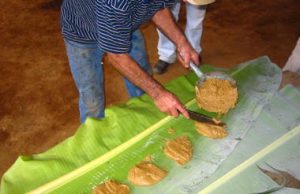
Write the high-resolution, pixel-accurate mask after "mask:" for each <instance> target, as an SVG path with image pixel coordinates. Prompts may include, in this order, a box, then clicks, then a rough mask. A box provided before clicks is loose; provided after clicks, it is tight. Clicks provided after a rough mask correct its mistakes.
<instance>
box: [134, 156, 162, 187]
mask: <svg viewBox="0 0 300 194" xmlns="http://www.w3.org/2000/svg"><path fill="white" fill-rule="evenodd" d="M166 175H167V172H166V171H164V170H162V169H160V168H158V167H157V166H155V165H154V164H152V163H151V162H147V161H143V162H141V163H139V164H137V165H135V166H134V167H133V168H132V169H131V170H130V171H129V174H128V180H129V181H130V182H131V183H132V184H134V185H137V186H150V185H154V184H155V183H157V182H159V181H160V180H161V179H163V178H164V177H165V176H166Z"/></svg>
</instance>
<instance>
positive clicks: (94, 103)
mask: <svg viewBox="0 0 300 194" xmlns="http://www.w3.org/2000/svg"><path fill="white" fill-rule="evenodd" d="M65 45H66V50H67V55H68V59H69V64H70V68H71V72H72V76H73V79H74V81H75V84H76V87H77V89H78V91H79V111H80V121H81V122H82V123H83V122H84V121H85V120H86V118H87V117H92V118H98V119H100V118H103V117H104V116H105V115H104V107H105V98H104V86H103V69H102V62H101V61H102V57H103V51H102V50H101V48H99V47H98V46H97V43H92V44H82V43H78V42H74V41H70V40H66V39H65ZM129 55H130V56H131V57H132V58H133V59H134V60H135V61H136V62H137V63H138V64H139V65H140V67H141V68H142V69H144V70H145V71H146V72H148V73H149V74H151V67H150V65H149V63H148V60H147V54H146V49H145V44H144V39H143V36H142V34H141V32H140V31H139V30H137V31H135V32H133V34H132V47H131V50H130V52H129ZM125 84H126V88H127V91H128V93H129V95H130V97H137V96H140V95H142V94H143V93H144V91H143V90H142V89H140V88H138V87H137V86H135V85H134V84H132V83H131V82H130V81H129V80H127V79H125Z"/></svg>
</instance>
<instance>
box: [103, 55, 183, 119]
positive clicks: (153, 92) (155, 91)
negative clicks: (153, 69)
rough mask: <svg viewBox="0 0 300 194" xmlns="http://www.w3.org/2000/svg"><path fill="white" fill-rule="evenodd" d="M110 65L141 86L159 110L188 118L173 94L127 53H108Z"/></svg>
mask: <svg viewBox="0 0 300 194" xmlns="http://www.w3.org/2000/svg"><path fill="white" fill-rule="evenodd" d="M108 57H109V59H110V62H111V63H112V65H113V66H114V67H115V68H116V69H117V70H118V71H119V72H120V73H121V74H122V75H123V76H125V77H126V78H127V79H129V80H130V81H131V82H132V83H134V84H135V85H136V86H138V87H140V88H142V89H143V90H144V91H145V92H146V93H147V94H148V95H149V96H150V97H151V98H152V99H153V100H154V102H155V104H156V106H157V107H158V108H159V110H160V111H162V112H166V113H168V114H169V115H171V116H174V117H177V116H178V114H179V112H180V113H181V114H183V115H184V116H185V117H186V118H189V116H188V113H187V112H186V110H185V108H184V106H183V105H182V104H181V103H180V101H179V100H178V99H177V97H176V96H175V95H173V94H172V93H171V92H169V91H167V90H165V89H164V87H163V86H162V85H161V84H159V83H158V82H157V81H156V80H155V79H153V78H152V77H151V76H150V75H149V74H147V73H146V72H145V71H144V70H142V69H141V68H140V66H139V65H138V64H137V63H136V62H135V61H134V60H133V59H132V58H131V57H130V56H129V55H128V54H113V53H108Z"/></svg>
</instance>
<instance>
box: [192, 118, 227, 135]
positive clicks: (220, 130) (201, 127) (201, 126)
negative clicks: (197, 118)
mask: <svg viewBox="0 0 300 194" xmlns="http://www.w3.org/2000/svg"><path fill="white" fill-rule="evenodd" d="M195 126H196V130H197V131H198V133H200V134H201V135H203V136H206V137H209V138H213V139H221V138H224V137H226V136H227V135H228V132H227V131H226V130H225V129H224V127H221V126H218V125H213V124H208V123H201V122H195Z"/></svg>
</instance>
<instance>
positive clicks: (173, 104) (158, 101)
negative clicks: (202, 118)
mask: <svg viewBox="0 0 300 194" xmlns="http://www.w3.org/2000/svg"><path fill="white" fill-rule="evenodd" d="M153 99H154V103H155V105H156V106H157V107H158V108H159V110H160V111H161V112H165V113H167V114H168V115H170V116H173V117H178V115H179V114H180V113H181V114H182V115H183V116H184V117H185V118H189V114H188V112H187V111H186V110H185V108H184V106H183V105H182V104H181V103H180V101H179V100H178V99H177V97H176V96H175V95H173V94H172V93H171V92H168V91H167V90H161V91H160V93H159V94H158V95H157V96H156V97H154V98H153Z"/></svg>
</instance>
